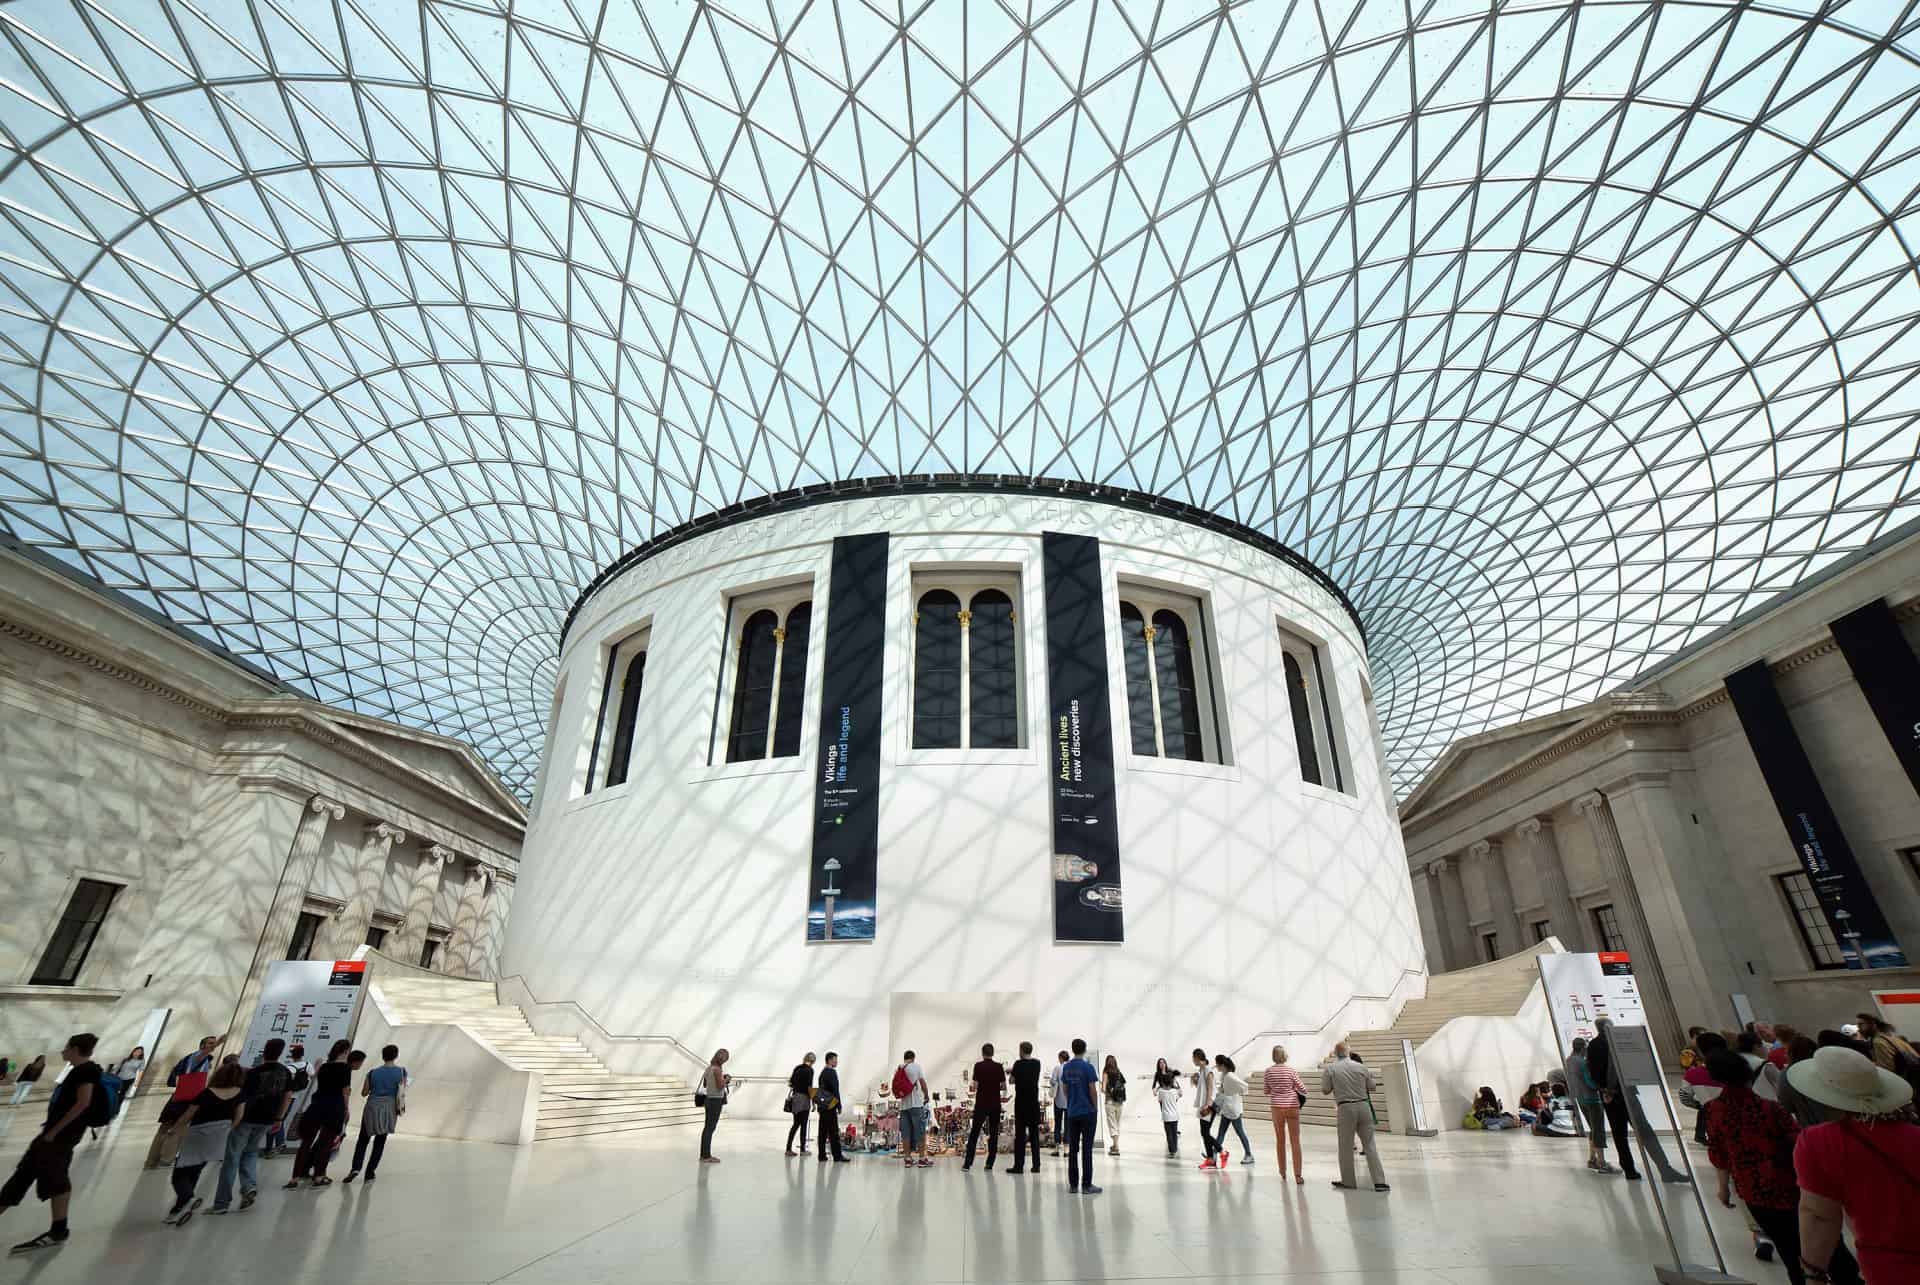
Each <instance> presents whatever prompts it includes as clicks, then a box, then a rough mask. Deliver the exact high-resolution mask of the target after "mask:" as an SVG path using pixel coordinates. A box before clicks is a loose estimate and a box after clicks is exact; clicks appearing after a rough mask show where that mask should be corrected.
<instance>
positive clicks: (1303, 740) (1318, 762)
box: [1280, 625, 1352, 793]
mask: <svg viewBox="0 0 1920 1285" xmlns="http://www.w3.org/2000/svg"><path fill="white" fill-rule="evenodd" d="M1325 656H1326V653H1325V652H1324V651H1323V650H1322V649H1321V648H1320V645H1319V644H1318V643H1315V642H1312V641H1310V640H1309V639H1306V638H1303V637H1301V636H1300V635H1299V634H1296V633H1293V632H1291V631H1290V630H1288V629H1287V628H1286V627H1285V626H1284V625H1282V626H1281V627H1280V670H1281V681H1282V682H1284V683H1285V684H1286V688H1287V712H1288V714H1289V715H1290V717H1291V720H1292V723H1293V742H1294V745H1295V746H1297V747H1298V749H1299V752H1300V779H1301V780H1303V781H1305V782H1306V783H1307V784H1309V785H1320V786H1325V787H1326V788H1328V789H1332V790H1339V791H1341V792H1342V793H1351V792H1352V791H1351V787H1350V785H1349V783H1348V781H1347V773H1346V769H1345V765H1344V762H1343V760H1344V758H1345V755H1343V754H1342V753H1341V744H1342V741H1343V740H1344V738H1343V737H1342V736H1341V728H1340V722H1339V718H1338V716H1337V715H1336V713H1335V711H1336V710H1337V709H1338V708H1339V706H1338V703H1337V702H1336V701H1335V700H1334V699H1333V680H1332V676H1331V675H1330V674H1329V673H1328V672H1327V669H1328V666H1327V665H1326V663H1325Z"/></svg>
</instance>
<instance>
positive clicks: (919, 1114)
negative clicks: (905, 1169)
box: [900, 1107, 927, 1151]
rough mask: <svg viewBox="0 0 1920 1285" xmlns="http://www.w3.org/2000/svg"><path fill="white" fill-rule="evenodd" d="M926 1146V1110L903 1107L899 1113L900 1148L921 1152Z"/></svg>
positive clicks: (923, 1108)
mask: <svg viewBox="0 0 1920 1285" xmlns="http://www.w3.org/2000/svg"><path fill="white" fill-rule="evenodd" d="M926 1145H927V1109H926V1108H925V1107H903V1108H902V1109H901V1111H900V1148H901V1150H903V1151H923V1150H925V1149H926Z"/></svg>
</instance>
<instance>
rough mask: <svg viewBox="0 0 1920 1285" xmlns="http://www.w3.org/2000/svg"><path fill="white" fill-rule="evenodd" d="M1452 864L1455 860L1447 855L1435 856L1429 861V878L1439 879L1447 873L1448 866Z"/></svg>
mask: <svg viewBox="0 0 1920 1285" xmlns="http://www.w3.org/2000/svg"><path fill="white" fill-rule="evenodd" d="M1452 864H1453V862H1452V861H1451V860H1449V859H1448V858H1446V857H1435V858H1434V859H1433V860H1432V861H1429V862H1427V878H1429V879H1438V878H1439V877H1440V876H1441V875H1444V874H1445V873H1447V869H1448V867H1450V866H1451V865H1452Z"/></svg>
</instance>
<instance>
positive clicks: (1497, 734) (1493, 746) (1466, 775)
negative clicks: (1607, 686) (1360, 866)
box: [1400, 705, 1594, 824]
mask: <svg viewBox="0 0 1920 1285" xmlns="http://www.w3.org/2000/svg"><path fill="white" fill-rule="evenodd" d="M1593 714H1594V707H1593V706H1591V705H1582V706H1580V707H1579V708H1577V709H1571V710H1565V711H1563V712H1561V713H1558V714H1549V715H1545V716H1543V717H1540V718H1533V719H1528V720H1527V721H1526V722H1523V723H1515V724H1513V725H1512V726H1510V727H1503V728H1495V729H1494V730H1492V731H1489V732H1480V733H1477V734H1475V735H1473V736H1468V737H1463V738H1461V739H1460V740H1458V741H1455V742H1454V743H1453V744H1452V745H1450V746H1448V747H1447V751H1446V753H1444V754H1442V755H1441V756H1440V758H1439V760H1438V761H1437V762H1436V763H1435V764H1434V765H1433V770H1432V771H1431V772H1429V773H1427V776H1426V779H1425V780H1423V781H1421V782H1420V784H1419V785H1418V786H1416V787H1415V788H1414V791H1413V793H1412V794H1410V795H1408V796H1407V800H1406V802H1405V803H1403V804H1401V805H1400V820H1401V823H1402V824H1405V823H1406V822H1408V821H1410V820H1412V819H1413V818H1414V817H1415V816H1417V815H1418V814H1419V813H1420V812H1421V811H1422V810H1423V809H1424V808H1426V807H1427V806H1428V805H1429V804H1432V803H1437V802H1439V801H1440V800H1442V799H1449V798H1452V797H1453V796H1454V795H1456V794H1459V793H1461V792H1462V791H1464V790H1467V789H1471V788H1472V787H1473V786H1475V785H1478V784H1479V783H1480V782H1482V781H1484V780H1486V779H1487V778H1488V777H1490V776H1493V775H1494V774H1496V773H1498V772H1503V771H1505V770H1506V769H1507V768H1509V767H1512V766H1513V765H1514V764H1515V763H1518V762H1520V761H1521V760H1522V759H1525V758H1526V757H1527V756H1528V755H1530V754H1533V753H1534V752H1535V751H1537V750H1540V749H1543V748H1545V747H1546V746H1548V745H1550V744H1552V743H1553V742H1554V741H1557V740H1559V739H1560V738H1561V737H1562V736H1565V735H1566V734H1567V733H1568V732H1571V731H1572V730H1573V729H1574V728H1576V727H1578V726H1580V724H1582V723H1584V722H1586V721H1587V720H1588V719H1589V718H1591V717H1593Z"/></svg>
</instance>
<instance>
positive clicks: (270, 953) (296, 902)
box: [195, 794, 347, 1051]
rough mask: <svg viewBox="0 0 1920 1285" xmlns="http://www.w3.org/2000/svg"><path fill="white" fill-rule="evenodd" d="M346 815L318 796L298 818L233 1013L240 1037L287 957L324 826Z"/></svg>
mask: <svg viewBox="0 0 1920 1285" xmlns="http://www.w3.org/2000/svg"><path fill="white" fill-rule="evenodd" d="M346 815H347V810H346V808H344V807H342V806H341V805H340V804H338V803H335V802H334V801H333V800H332V799H329V798H327V797H325V796H324V795H319V794H316V795H314V796H313V797H312V798H310V799H308V800H307V806H306V808H305V810H303V811H302V812H301V814H300V825H299V828H298V829H296V830H295V831H294V834H293V846H292V847H290V848H289V849H288V850H287V860H286V864H285V865H284V866H283V867H282V868H281V871H280V882H279V884H278V885H277V886H276V887H275V888H274V890H273V901H272V903H271V904H270V905H269V906H268V907H267V921H266V923H265V924H264V925H262V926H261V929H260V938H259V940H258V941H257V942H256V943H255V944H254V949H253V963H252V965H251V966H250V967H249V968H248V969H247V980H246V982H245V983H244V984H243V985H242V986H241V987H240V1003H239V1005H238V1006H237V1007H236V1008H235V1009H234V1015H233V1030H234V1031H237V1032H239V1033H240V1034H242V1035H244V1034H245V1032H246V1029H247V1024H248V1023H249V1022H251V1021H252V1020H253V1010H254V1006H255V1005H257V1004H258V1003H259V1002H260V990H261V988H262V987H263V986H265V985H266V981H267V966H268V965H269V964H272V963H274V962H275V961H276V960H282V959H285V958H286V957H287V947H288V946H289V945H291V944H292V942H293V926H294V924H295V923H297V922H298V921H299V919H300V908H301V907H302V906H303V905H305V904H306V899H307V889H308V888H309V887H311V886H312V884H313V867H314V862H315V861H316V860H317V859H318V858H319V856H320V844H321V841H322V840H324V839H325V838H326V837H327V825H328V823H329V822H332V821H338V820H340V819H341V818H343V817H345V816H346ZM229 1034H230V1035H231V1034H232V1032H229ZM195 1038H196V1039H197V1038H199V1037H198V1036H195ZM238 1048H239V1045H238V1044H231V1046H230V1049H231V1051H237V1050H238Z"/></svg>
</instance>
